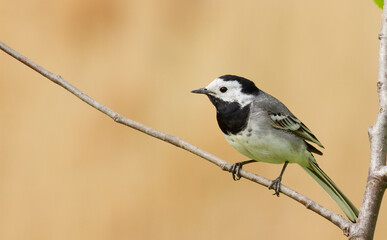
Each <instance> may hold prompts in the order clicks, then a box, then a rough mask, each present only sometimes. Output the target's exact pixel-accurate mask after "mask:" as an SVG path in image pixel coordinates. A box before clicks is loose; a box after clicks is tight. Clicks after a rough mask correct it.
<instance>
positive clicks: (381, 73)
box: [350, 1, 387, 239]
mask: <svg viewBox="0 0 387 240" xmlns="http://www.w3.org/2000/svg"><path fill="white" fill-rule="evenodd" d="M379 40H380V41H379V69H378V82H377V90H378V94H379V111H378V114H377V117H376V121H375V124H374V125H373V126H372V127H370V128H369V129H368V134H369V138H370V145H371V154H370V166H369V171H368V178H367V185H366V189H365V191H364V196H363V202H362V205H361V208H360V212H359V218H358V221H357V223H356V225H355V226H354V228H353V232H352V233H350V239H372V238H373V236H374V232H375V227H376V221H377V219H378V215H379V211H380V205H381V202H382V199H383V195H384V192H385V190H386V186H387V183H386V180H385V179H386V172H387V170H386V167H385V165H386V138H387V1H384V8H383V15H382V27H381V31H380V33H379Z"/></svg>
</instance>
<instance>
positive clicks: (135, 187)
mask: <svg viewBox="0 0 387 240" xmlns="http://www.w3.org/2000/svg"><path fill="white" fill-rule="evenodd" d="M380 16H381V10H380V9H378V8H377V7H376V5H375V4H374V3H373V2H372V1H371V0H367V1H363V0H345V1H333V0H329V1H306V0H295V1H248V0H242V1H214V0H212V1H211V0H208V1H180V0H164V1H157V0H149V1H119V0H114V1H106V0H105V1H103V0H94V1H91V0H83V1H76V0H68V1H49V0H36V1H4V0H3V1H2V2H1V8H0V40H1V41H3V42H5V43H6V44H8V45H10V46H11V47H13V48H15V49H16V50H18V51H19V52H21V53H23V54H24V55H26V56H28V57H29V58H31V59H32V60H34V61H36V62H37V63H39V64H40V65H42V66H44V67H46V68H47V69H48V70H50V71H52V72H54V73H57V74H60V75H61V76H63V77H64V78H65V79H66V80H67V81H69V82H71V83H72V84H73V85H75V86H77V87H78V88H80V89H81V90H82V91H84V92H85V93H87V94H88V95H90V96H92V97H93V98H95V99H96V100H98V101H100V102H101V103H103V104H105V105H107V106H109V107H111V108H112V109H114V110H116V111H118V112H120V113H121V114H123V115H125V116H127V117H129V118H132V119H134V120H136V121H139V122H141V123H144V124H146V125H148V126H150V127H154V128H156V129H158V130H161V131H164V132H167V133H170V134H172V135H175V136H179V137H180V138H182V139H185V140H187V141H188V142H190V143H192V144H195V145H197V146H199V147H201V148H203V149H205V150H207V151H209V152H211V153H213V154H216V155H218V156H220V157H222V158H224V159H226V160H227V161H229V162H236V161H242V160H246V158H245V157H244V156H242V155H240V154H239V153H238V152H236V151H235V150H234V149H232V148H231V147H230V146H229V145H228V144H227V143H226V141H225V140H224V138H223V136H222V134H221V131H220V130H219V129H218V126H217V123H216V119H215V110H214V107H213V106H212V105H211V104H210V102H209V101H208V99H207V98H206V97H204V96H197V95H193V94H190V90H192V89H196V88H199V87H204V86H206V85H207V84H208V83H209V82H211V81H212V80H213V79H214V78H216V77H218V76H220V75H223V74H228V73H230V74H237V75H241V76H244V77H247V78H249V79H251V80H254V81H255V82H256V83H257V85H258V86H259V87H260V88H262V89H263V90H265V91H267V92H269V93H271V94H273V95H275V96H276V97H278V98H279V99H281V100H282V101H283V102H285V103H286V104H287V105H288V107H289V108H290V109H291V110H292V111H293V113H294V114H295V115H297V116H298V117H299V118H300V119H301V120H302V121H303V122H304V123H305V124H307V126H308V127H309V128H310V129H312V131H313V132H314V133H315V134H316V135H317V136H318V138H319V139H320V140H321V142H322V143H323V144H324V145H325V147H326V149H325V150H324V156H323V157H317V160H318V162H319V164H320V166H321V167H322V168H323V169H324V170H325V171H326V172H327V173H328V174H329V176H330V177H331V178H332V179H334V181H335V182H336V183H337V184H338V185H339V186H340V188H341V189H342V190H343V191H344V192H345V193H346V195H347V196H348V197H349V198H350V199H352V201H353V202H354V204H355V205H356V206H360V204H361V201H362V193H363V190H364V187H365V181H366V177H367V172H368V161H369V142H368V135H367V128H368V126H370V125H372V124H373V122H374V119H375V116H376V111H377V103H378V102H377V94H376V78H377V58H378V56H377V53H378V39H377V35H378V33H379V28H380ZM0 108H1V111H0V123H1V124H0V132H1V138H0V156H1V158H0V239H58V240H59V239H66V240H67V239H97V240H98V239H312V238H313V239H345V237H344V236H343V235H342V233H341V231H340V230H339V229H338V228H336V227H335V226H334V225H333V224H331V223H329V222H327V221H325V220H324V219H323V218H321V217H319V216H317V215H316V214H314V213H312V212H311V211H308V210H306V209H305V208H304V207H303V206H302V205H300V204H298V203H296V202H294V201H293V200H291V199H289V198H287V197H284V196H281V197H280V198H276V197H274V196H272V192H271V191H268V190H267V189H266V188H263V187H261V186H259V185H257V184H254V183H251V182H249V181H246V180H241V181H239V182H234V181H233V180H232V178H231V175H230V174H228V173H225V172H222V171H220V169H219V168H217V167H215V166H213V165H212V164H210V163H208V162H206V161H205V160H203V159H201V158H199V157H196V156H194V155H192V154H190V153H188V152H186V151H183V150H181V149H177V148H175V147H173V146H171V145H169V144H167V143H163V142H161V141H159V140H155V139H153V138H151V137H149V136H146V135H144V134H141V133H139V132H137V131H134V130H132V129H129V128H126V127H123V126H121V125H118V124H115V123H114V122H113V121H112V120H111V119H109V118H108V117H106V116H105V115H103V114H101V113H99V112H97V111H96V110H94V109H93V108H91V107H89V106H87V105H86V104H84V103H83V102H82V101H80V100H78V99H77V98H75V97H74V96H72V95H71V94H69V93H68V92H66V91H65V90H63V89H62V88H60V87H58V86H56V85H55V84H53V83H51V82H50V81H49V80H47V79H45V78H44V77H42V76H40V75H39V74H37V73H35V72H34V71H32V70H30V69H29V68H27V67H26V66H24V65H22V64H21V63H19V62H17V61H16V60H14V59H12V58H11V57H9V56H8V55H6V54H5V53H3V52H0ZM246 168H247V169H249V170H251V171H254V172H256V173H259V174H261V175H263V176H265V177H268V178H272V179H273V178H275V177H277V175H278V173H279V172H280V170H281V166H279V165H269V164H263V163H262V164H258V163H257V164H253V165H249V166H248V167H246ZM283 183H284V184H286V185H288V186H290V187H291V188H293V189H295V190H297V191H299V192H301V193H303V194H305V195H307V196H309V197H310V198H312V199H314V200H316V201H318V202H319V203H320V204H322V205H323V206H325V207H327V208H329V209H331V210H333V211H336V212H339V213H340V214H342V212H341V211H340V209H339V208H338V207H337V206H336V204H335V203H334V202H333V200H331V199H330V198H329V196H328V195H327V194H326V193H325V192H324V191H323V190H322V189H321V188H320V187H319V186H318V185H317V184H316V183H315V182H314V181H313V180H312V178H310V177H309V176H308V175H307V174H306V173H305V172H303V170H302V169H301V168H300V167H298V166H297V165H291V166H290V167H289V168H288V170H287V172H286V174H285V177H284V181H283ZM386 224H387V214H386V205H385V204H384V205H383V206H382V209H381V214H380V218H379V221H378V226H377V228H376V235H375V239H385V236H386V234H387V229H386V228H385V226H386Z"/></svg>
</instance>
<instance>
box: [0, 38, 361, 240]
mask: <svg viewBox="0 0 387 240" xmlns="http://www.w3.org/2000/svg"><path fill="white" fill-rule="evenodd" d="M0 49H2V50H3V51H4V52H6V53H8V54H9V55H11V56H12V57H14V58H16V59H17V60H19V61H20V62H22V63H24V64H25V65H27V66H28V67H30V68H32V69H33V70H35V71H36V72H38V73H40V74H41V75H43V76H44V77H46V78H48V79H49V80H51V81H52V82H54V83H56V84H58V85H59V86H61V87H63V88H65V89H66V90H68V91H69V92H71V93H72V94H74V95H75V96H77V97H78V98H80V99H81V100H82V101H84V102H86V103H87V104H89V105H90V106H92V107H93V108H95V109H97V110H99V111H100V112H102V113H104V114H106V115H107V116H109V117H110V118H112V119H113V120H114V121H115V122H118V123H121V124H123V125H125V126H128V127H131V128H133V129H135V130H138V131H140V132H143V133H145V134H148V135H150V136H152V137H155V138H158V139H160V140H162V141H165V142H168V143H170V144H172V145H175V146H176V147H179V148H182V149H184V150H187V151H189V152H191V153H193V154H195V155H197V156H199V157H202V158H204V159H206V160H208V161H209V162H211V163H213V164H215V165H217V166H218V167H220V168H221V169H222V170H224V171H230V169H231V164H230V163H228V162H226V161H224V160H222V159H220V158H218V157H216V156H214V155H212V154H210V153H208V152H206V151H204V150H202V149H200V148H198V147H196V146H194V145H192V144H190V143H188V142H186V141H184V140H182V139H180V138H178V137H174V136H172V135H169V134H165V133H162V132H159V131H157V130H155V129H152V128H150V127H147V126H145V125H143V124H141V123H138V122H136V121H133V120H131V119H128V118H125V117H124V116H122V115H120V114H119V113H117V112H115V111H113V110H112V109H110V108H108V107H106V106H105V105H103V104H101V103H99V102H97V101H95V100H94V99H92V98H91V97H89V96H88V95H86V94H85V93H83V92H81V91H80V90H79V89H77V88H76V87H74V86H73V85H71V84H70V83H69V82H67V81H65V80H64V79H63V78H62V77H61V76H59V75H56V74H53V73H51V72H49V71H47V70H46V69H44V68H43V67H41V66H39V65H38V64H36V63H34V62H33V61H31V60H30V59H28V58H26V57H25V56H23V55H21V54H19V53H18V52H16V51H15V50H13V49H11V48H10V47H8V46H7V45H5V44H4V43H2V42H0ZM240 175H241V176H242V177H244V178H246V179H248V180H250V181H253V182H255V183H258V184H260V185H263V186H266V187H268V186H269V185H270V184H271V180H269V179H267V178H264V177H261V176H259V175H256V174H253V173H251V172H248V171H246V170H243V169H242V170H241V171H240ZM280 191H281V192H282V193H283V194H284V195H286V196H288V197H290V198H291V199H293V200H295V201H297V202H299V203H301V204H302V205H304V206H305V207H306V208H307V209H310V210H312V211H313V212H315V213H317V214H319V215H320V216H322V217H324V218H326V219H327V220H329V221H330V222H332V223H333V224H335V225H336V226H338V227H339V228H340V229H341V230H343V232H344V234H345V235H347V236H348V233H349V232H350V228H351V226H353V223H351V222H349V221H348V220H347V219H345V218H343V217H342V216H341V215H339V214H336V213H334V212H332V211H330V210H328V209H326V208H324V207H322V206H321V205H319V204H317V203H316V202H314V201H312V200H311V199H309V198H307V197H306V196H303V195H302V194H300V193H298V192H296V191H294V190H292V189H290V188H288V187H286V186H285V185H281V189H280Z"/></svg>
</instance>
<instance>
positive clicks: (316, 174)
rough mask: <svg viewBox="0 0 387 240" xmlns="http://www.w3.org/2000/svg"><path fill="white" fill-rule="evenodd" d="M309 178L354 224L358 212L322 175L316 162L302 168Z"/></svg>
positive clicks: (328, 179)
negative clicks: (310, 177)
mask: <svg viewBox="0 0 387 240" xmlns="http://www.w3.org/2000/svg"><path fill="white" fill-rule="evenodd" d="M303 168H304V169H305V171H307V172H308V173H309V174H310V176H312V177H313V179H314V180H316V182H318V184H320V186H321V187H322V188H324V190H325V191H326V192H327V193H328V194H329V196H331V198H333V200H335V202H336V203H337V204H338V205H339V207H340V208H341V210H343V212H344V213H345V215H347V217H348V219H349V220H351V221H352V222H356V219H357V217H358V215H359V211H358V210H357V209H356V207H355V206H354V205H353V204H352V202H351V201H350V200H349V199H348V198H347V197H346V196H345V195H344V193H343V192H341V191H340V189H339V188H338V187H337V186H336V184H335V183H334V182H333V181H332V180H331V179H330V178H329V177H328V175H326V174H325V173H324V171H323V170H322V169H321V168H320V167H319V166H318V165H317V163H316V162H314V161H310V165H309V166H307V167H303Z"/></svg>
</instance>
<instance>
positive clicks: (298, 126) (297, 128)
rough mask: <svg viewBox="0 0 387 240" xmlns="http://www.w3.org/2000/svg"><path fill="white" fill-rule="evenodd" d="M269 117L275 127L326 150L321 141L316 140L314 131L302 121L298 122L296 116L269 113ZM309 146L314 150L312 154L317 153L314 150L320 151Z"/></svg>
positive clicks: (309, 146)
mask: <svg viewBox="0 0 387 240" xmlns="http://www.w3.org/2000/svg"><path fill="white" fill-rule="evenodd" d="M269 116H270V118H271V119H272V120H273V124H272V125H273V127H276V128H280V129H283V130H287V131H291V132H293V133H294V134H296V135H298V136H300V137H302V138H304V139H305V140H307V141H310V142H313V143H315V144H317V145H319V146H320V147H322V148H324V146H323V145H322V144H321V143H320V141H319V140H318V139H317V138H316V136H315V135H314V134H313V133H312V131H310V130H309V128H308V127H307V126H305V124H303V123H302V122H301V121H300V120H298V119H297V118H296V117H295V116H294V115H291V114H282V113H273V112H269ZM307 145H308V148H313V149H310V150H311V151H312V152H315V151H313V150H316V151H318V150H317V149H316V148H314V147H313V146H312V145H310V144H307ZM318 152H320V151H318ZM320 153H321V152H320Z"/></svg>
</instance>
